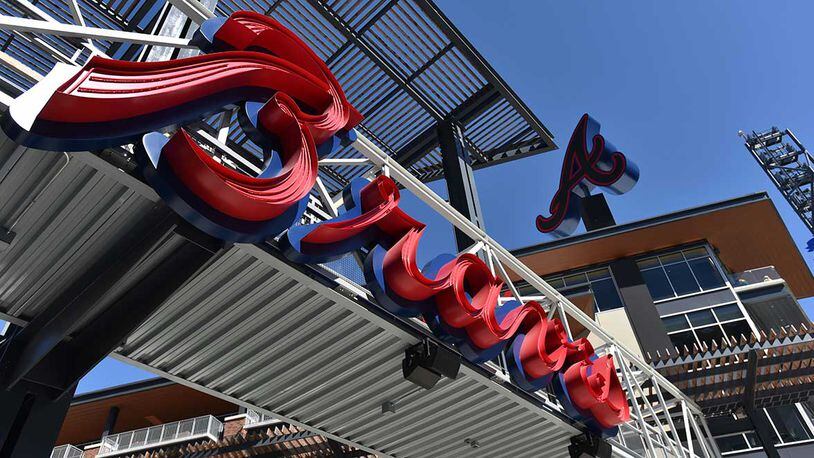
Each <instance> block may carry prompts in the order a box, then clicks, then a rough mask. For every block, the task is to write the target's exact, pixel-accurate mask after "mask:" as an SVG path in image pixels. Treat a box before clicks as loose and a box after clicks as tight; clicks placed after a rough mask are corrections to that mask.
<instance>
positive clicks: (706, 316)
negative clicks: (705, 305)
mask: <svg viewBox="0 0 814 458" xmlns="http://www.w3.org/2000/svg"><path fill="white" fill-rule="evenodd" d="M687 318H689V319H690V323H692V325H693V326H703V325H705V324H712V323H714V322H715V317H714V316H712V311H711V310H710V309H704V310H699V311H697V312H690V313H688V314H687Z"/></svg>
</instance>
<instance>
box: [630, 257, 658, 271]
mask: <svg viewBox="0 0 814 458" xmlns="http://www.w3.org/2000/svg"><path fill="white" fill-rule="evenodd" d="M636 264H638V265H639V269H649V268H650V267H661V264H659V258H650V259H643V260H641V261H639V262H637V263H636Z"/></svg>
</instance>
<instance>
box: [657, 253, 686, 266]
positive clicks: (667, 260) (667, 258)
mask: <svg viewBox="0 0 814 458" xmlns="http://www.w3.org/2000/svg"><path fill="white" fill-rule="evenodd" d="M659 259H661V263H662V264H664V265H667V264H671V263H674V262H679V261H683V260H684V256H681V253H673V254H666V255H664V256H659Z"/></svg>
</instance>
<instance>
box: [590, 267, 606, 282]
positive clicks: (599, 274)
mask: <svg viewBox="0 0 814 458" xmlns="http://www.w3.org/2000/svg"><path fill="white" fill-rule="evenodd" d="M605 278H610V271H609V270H608V269H599V270H593V271H591V272H588V280H590V281H591V282H594V281H597V280H603V279H605Z"/></svg>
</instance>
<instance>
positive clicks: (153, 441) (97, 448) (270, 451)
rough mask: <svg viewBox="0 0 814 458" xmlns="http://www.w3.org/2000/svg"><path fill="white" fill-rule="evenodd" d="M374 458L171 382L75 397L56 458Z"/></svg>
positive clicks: (157, 381)
mask: <svg viewBox="0 0 814 458" xmlns="http://www.w3.org/2000/svg"><path fill="white" fill-rule="evenodd" d="M156 456H160V457H181V456H196V457H213V458H214V457H230V456H254V457H318V456H338V457H367V456H374V455H371V454H370V453H368V452H364V451H360V450H357V449H354V448H353V447H350V446H348V445H346V444H342V443H339V442H336V441H334V440H333V439H330V438H327V437H325V436H322V435H320V434H317V433H314V432H311V431H308V430H304V429H302V428H299V427H297V426H294V425H291V424H289V423H286V422H283V421H280V420H277V419H276V418H274V417H272V416H270V415H267V414H263V413H258V412H256V411H254V410H247V409H245V408H241V407H239V406H237V405H235V404H232V403H230V402H227V401H224V400H222V399H218V398H216V397H214V396H211V395H208V394H204V393H201V392H199V391H196V390H193V389H190V388H187V387H184V386H183V385H179V384H176V383H173V382H170V381H167V380H164V379H151V380H146V381H143V382H136V383H132V384H127V385H122V386H116V387H111V388H107V389H103V390H99V391H94V392H90V393H85V394H82V395H78V396H76V397H75V398H74V399H73V400H72V401H71V406H70V407H69V408H68V413H67V415H66V417H65V422H64V423H63V425H62V428H61V430H60V432H59V436H58V438H57V446H56V447H54V449H53V451H52V452H51V458H104V457H156Z"/></svg>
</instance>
